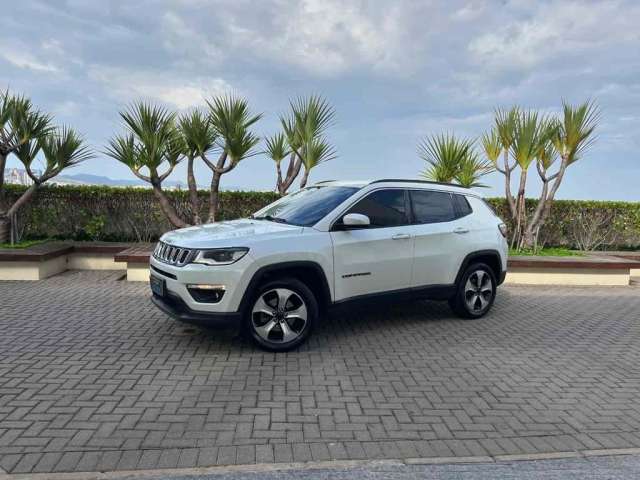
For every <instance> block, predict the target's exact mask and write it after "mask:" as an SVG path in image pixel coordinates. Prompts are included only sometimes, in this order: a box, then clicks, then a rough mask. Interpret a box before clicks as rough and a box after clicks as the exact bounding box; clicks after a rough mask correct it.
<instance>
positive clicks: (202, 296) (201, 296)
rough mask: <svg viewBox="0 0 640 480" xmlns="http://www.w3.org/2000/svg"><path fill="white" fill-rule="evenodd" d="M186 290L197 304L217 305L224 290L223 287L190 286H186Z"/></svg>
mask: <svg viewBox="0 0 640 480" xmlns="http://www.w3.org/2000/svg"><path fill="white" fill-rule="evenodd" d="M187 290H188V291H189V294H190V295H191V297H192V298H193V299H194V300H195V301H196V302H198V303H218V302H220V300H222V297H223V296H224V292H225V290H226V288H225V286H224V285H208V284H192V285H187Z"/></svg>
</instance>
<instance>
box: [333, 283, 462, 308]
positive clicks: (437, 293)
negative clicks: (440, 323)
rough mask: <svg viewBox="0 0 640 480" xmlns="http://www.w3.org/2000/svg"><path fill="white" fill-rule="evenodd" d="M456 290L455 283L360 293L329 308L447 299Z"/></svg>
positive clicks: (334, 303)
mask: <svg viewBox="0 0 640 480" xmlns="http://www.w3.org/2000/svg"><path fill="white" fill-rule="evenodd" d="M455 292H456V286H455V285H428V286H424V287H415V288H403V289H400V290H392V291H389V292H376V293H368V294H366V295H358V296H356V297H350V298H345V299H343V300H338V301H337V302H333V303H332V304H331V305H330V306H329V310H330V311H331V312H334V311H341V310H343V309H349V308H358V307H364V306H371V305H380V304H389V303H397V302H409V301H413V300H420V299H428V300H447V299H449V298H451V297H452V296H453V295H454V294H455Z"/></svg>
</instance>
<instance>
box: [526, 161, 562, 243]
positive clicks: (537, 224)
mask: <svg viewBox="0 0 640 480" xmlns="http://www.w3.org/2000/svg"><path fill="white" fill-rule="evenodd" d="M567 166H568V159H567V158H566V157H563V158H562V162H561V163H560V169H559V170H558V173H557V174H556V178H555V179H554V180H553V185H552V186H551V190H550V191H549V193H548V194H547V195H545V197H544V201H542V198H543V197H542V196H540V199H541V203H542V205H540V204H539V205H538V209H539V210H540V212H539V213H538V212H537V210H538V209H536V213H538V215H537V216H536V215H534V217H533V218H532V219H531V229H532V230H534V231H536V230H537V231H539V230H540V228H541V227H542V226H543V225H544V223H545V221H546V220H547V218H548V217H549V213H551V204H552V203H553V200H554V198H555V196H556V193H557V191H558V189H559V188H560V184H561V183H562V179H563V177H564V173H565V172H566V170H567Z"/></svg>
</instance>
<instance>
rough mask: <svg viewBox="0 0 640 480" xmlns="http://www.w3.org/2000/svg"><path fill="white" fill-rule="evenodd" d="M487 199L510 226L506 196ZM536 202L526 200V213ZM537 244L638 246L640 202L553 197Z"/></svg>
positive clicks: (572, 246)
mask: <svg viewBox="0 0 640 480" xmlns="http://www.w3.org/2000/svg"><path fill="white" fill-rule="evenodd" d="M487 201H488V202H489V203H490V204H491V205H492V206H493V207H494V208H495V210H496V212H497V213H498V215H499V216H500V217H501V218H503V219H507V220H505V223H507V225H508V226H509V228H510V229H511V228H512V225H511V222H510V221H509V213H508V208H507V203H506V200H505V199H504V198H489V199H487ZM537 204H538V201H537V200H533V199H527V200H526V207H527V211H528V213H529V215H531V213H532V212H533V210H535V208H536V206H537ZM540 244H541V245H544V246H550V247H570V248H577V249H587V250H593V249H598V250H600V249H608V250H613V249H636V248H640V202H615V201H595V200H556V201H554V202H553V204H552V207H551V213H550V215H549V218H548V219H547V221H546V224H545V225H544V226H543V228H542V230H541V231H540ZM589 247H591V248H589Z"/></svg>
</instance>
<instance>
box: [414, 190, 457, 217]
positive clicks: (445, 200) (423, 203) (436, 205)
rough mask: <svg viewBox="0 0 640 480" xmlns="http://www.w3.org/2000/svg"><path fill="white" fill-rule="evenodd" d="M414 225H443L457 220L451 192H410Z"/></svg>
mask: <svg viewBox="0 0 640 480" xmlns="http://www.w3.org/2000/svg"><path fill="white" fill-rule="evenodd" d="M409 196H410V198H411V205H412V207H413V219H414V223H441V222H450V221H452V220H455V218H456V212H455V208H454V205H453V199H452V195H451V194H450V193H449V192H437V191H430V190H410V191H409Z"/></svg>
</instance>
